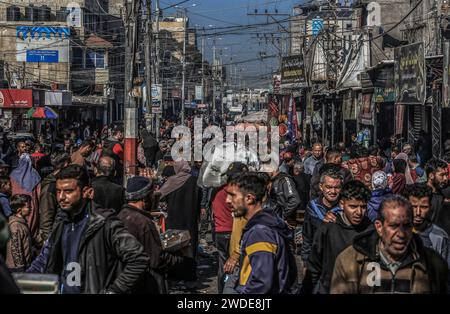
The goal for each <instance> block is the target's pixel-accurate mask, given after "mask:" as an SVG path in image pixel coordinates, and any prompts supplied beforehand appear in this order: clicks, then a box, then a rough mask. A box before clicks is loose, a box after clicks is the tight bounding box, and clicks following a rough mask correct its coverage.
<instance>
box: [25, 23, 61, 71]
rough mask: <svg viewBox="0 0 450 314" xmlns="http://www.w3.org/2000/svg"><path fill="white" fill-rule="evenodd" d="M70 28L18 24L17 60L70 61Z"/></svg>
mask: <svg viewBox="0 0 450 314" xmlns="http://www.w3.org/2000/svg"><path fill="white" fill-rule="evenodd" d="M69 38H70V28H68V27H57V26H17V27H16V50H17V56H16V61H20V62H47V63H58V62H69V53H70V52H69V44H70V39H69Z"/></svg>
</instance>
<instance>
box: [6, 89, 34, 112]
mask: <svg viewBox="0 0 450 314" xmlns="http://www.w3.org/2000/svg"><path fill="white" fill-rule="evenodd" d="M31 107H33V90H31V89H0V108H31Z"/></svg>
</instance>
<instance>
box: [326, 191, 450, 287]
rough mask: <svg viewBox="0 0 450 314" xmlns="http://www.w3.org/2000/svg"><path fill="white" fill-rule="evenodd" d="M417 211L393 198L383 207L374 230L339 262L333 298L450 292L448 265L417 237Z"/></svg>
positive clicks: (385, 202)
mask: <svg viewBox="0 0 450 314" xmlns="http://www.w3.org/2000/svg"><path fill="white" fill-rule="evenodd" d="M412 222H413V212H412V207H411V204H410V203H409V202H408V200H406V199H405V198H403V197H401V196H398V195H395V196H392V197H390V198H388V199H386V200H384V201H383V203H381V206H380V210H379V217H378V219H377V220H376V221H375V229H376V230H375V231H368V232H366V233H363V234H361V235H359V236H357V237H355V239H354V241H353V245H352V246H350V247H348V248H347V249H345V250H344V251H343V252H342V253H341V254H340V255H339V256H338V258H337V260H336V263H335V266H334V272H333V277H332V280H331V293H332V294H339V293H341V294H344V293H345V294H357V293H391V294H395V293H446V290H447V282H446V281H447V272H448V270H447V264H446V262H445V260H444V259H443V258H442V257H441V256H439V254H438V253H436V252H435V251H433V250H431V249H429V248H426V247H424V246H423V244H422V242H421V241H420V239H419V238H418V236H417V235H414V234H413V231H412V230H413V223H412Z"/></svg>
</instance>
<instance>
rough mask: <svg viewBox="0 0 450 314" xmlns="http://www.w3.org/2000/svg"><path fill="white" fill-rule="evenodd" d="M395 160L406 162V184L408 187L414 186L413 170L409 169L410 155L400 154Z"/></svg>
mask: <svg viewBox="0 0 450 314" xmlns="http://www.w3.org/2000/svg"><path fill="white" fill-rule="evenodd" d="M395 159H401V160H404V161H405V162H406V168H405V179H406V184H407V185H409V184H414V180H413V178H412V175H411V168H409V162H408V161H409V157H408V155H407V154H405V153H400V154H398V155H397V156H396V157H395Z"/></svg>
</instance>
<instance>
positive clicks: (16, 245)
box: [6, 194, 34, 271]
mask: <svg viewBox="0 0 450 314" xmlns="http://www.w3.org/2000/svg"><path fill="white" fill-rule="evenodd" d="M11 210H12V213H13V214H12V215H11V216H10V217H9V223H8V225H9V232H10V234H11V237H10V238H9V240H8V243H7V246H6V266H7V267H8V268H9V269H10V270H11V271H25V269H26V268H27V267H28V266H30V265H31V262H32V261H33V257H34V256H33V255H34V254H33V251H34V250H33V243H32V240H31V232H30V228H29V227H28V224H27V221H26V217H27V216H28V215H29V214H30V211H31V197H30V196H29V195H26V194H16V195H14V196H13V197H12V198H11Z"/></svg>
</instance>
